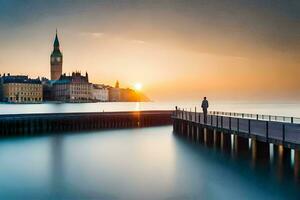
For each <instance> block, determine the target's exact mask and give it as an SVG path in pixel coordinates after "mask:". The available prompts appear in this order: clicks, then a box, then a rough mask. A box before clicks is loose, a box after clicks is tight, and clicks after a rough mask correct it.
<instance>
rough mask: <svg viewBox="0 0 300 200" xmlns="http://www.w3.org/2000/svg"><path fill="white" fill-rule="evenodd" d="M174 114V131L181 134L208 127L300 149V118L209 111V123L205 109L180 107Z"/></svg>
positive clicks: (197, 131) (199, 130)
mask: <svg viewBox="0 0 300 200" xmlns="http://www.w3.org/2000/svg"><path fill="white" fill-rule="evenodd" d="M172 118H173V120H174V131H175V132H178V133H179V134H185V132H186V134H201V133H202V132H203V129H208V130H214V131H216V132H222V133H230V134H234V135H237V136H240V137H243V138H251V139H255V140H257V141H260V142H264V143H273V144H276V145H283V146H284V147H287V148H292V149H300V118H294V117H283V116H271V115H258V114H245V113H230V112H209V114H208V116H207V123H204V115H203V113H200V112H196V109H195V111H185V110H181V109H179V108H176V111H175V112H174V115H173V116H172Z"/></svg>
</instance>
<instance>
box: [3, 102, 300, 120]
mask: <svg viewBox="0 0 300 200" xmlns="http://www.w3.org/2000/svg"><path fill="white" fill-rule="evenodd" d="M200 103H201V102H200V101H199V102H197V101H190V102H188V101H187V102H146V103H143V102H141V103H124V102H120V103H110V102H108V103H81V104H76V103H66V104H55V103H45V104H0V114H18V113H59V112H103V111H104V112H105V111H106V112H107V111H131V110H172V109H175V106H178V107H180V108H184V109H186V110H190V109H191V110H193V111H194V110H195V107H197V110H199V109H200ZM209 110H211V111H228V112H243V113H252V114H269V115H282V116H287V117H300V103H245V102H210V107H209Z"/></svg>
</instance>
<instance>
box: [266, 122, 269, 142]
mask: <svg viewBox="0 0 300 200" xmlns="http://www.w3.org/2000/svg"><path fill="white" fill-rule="evenodd" d="M266 138H267V141H268V140H269V122H268V121H266Z"/></svg>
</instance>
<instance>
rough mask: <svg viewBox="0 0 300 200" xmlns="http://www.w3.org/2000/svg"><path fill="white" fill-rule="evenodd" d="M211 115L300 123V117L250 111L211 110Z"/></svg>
mask: <svg viewBox="0 0 300 200" xmlns="http://www.w3.org/2000/svg"><path fill="white" fill-rule="evenodd" d="M209 114H210V115H218V116H229V117H236V118H242V119H243V118H244V119H256V120H263V121H274V122H287V123H297V124H300V118H298V117H286V116H278V115H264V114H250V113H236V112H223V111H210V112H209Z"/></svg>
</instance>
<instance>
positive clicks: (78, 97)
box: [52, 72, 93, 102]
mask: <svg viewBox="0 0 300 200" xmlns="http://www.w3.org/2000/svg"><path fill="white" fill-rule="evenodd" d="M92 87H93V85H92V84H91V83H89V78H88V74H87V73H86V74H85V76H82V75H81V73H80V72H73V73H72V75H71V76H67V75H66V74H63V75H61V76H60V78H59V80H57V81H54V82H53V84H52V92H53V97H54V100H55V101H63V102H89V101H91V100H92V94H91V91H92Z"/></svg>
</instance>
